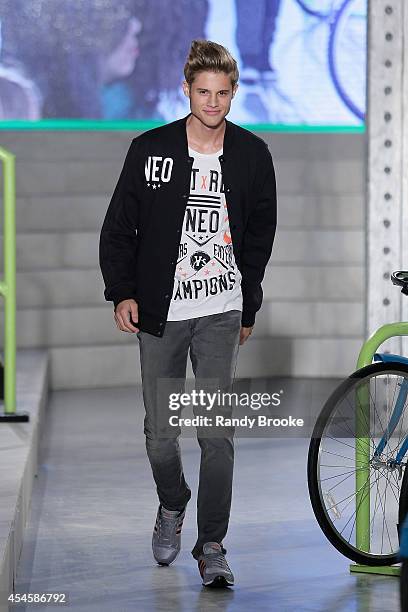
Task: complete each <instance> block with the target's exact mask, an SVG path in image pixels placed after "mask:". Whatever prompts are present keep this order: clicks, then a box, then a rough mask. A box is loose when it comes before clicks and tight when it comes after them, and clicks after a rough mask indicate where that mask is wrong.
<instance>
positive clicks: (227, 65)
mask: <svg viewBox="0 0 408 612" xmlns="http://www.w3.org/2000/svg"><path fill="white" fill-rule="evenodd" d="M204 70H206V71H210V72H225V73H226V74H227V75H229V76H230V77H231V84H232V88H234V86H235V85H236V83H237V82H238V79H239V71H238V65H237V62H236V60H235V59H234V58H233V57H232V55H231V53H230V52H229V51H228V49H226V48H225V47H223V46H222V45H219V44H218V43H215V42H212V41H211V40H204V39H195V40H193V41H192V43H191V47H190V51H189V54H188V57H187V61H186V63H185V66H184V76H185V79H186V81H187V83H188V84H189V85H190V86H191V84H192V83H193V81H194V79H195V77H196V75H197V74H198V73H199V72H202V71H204Z"/></svg>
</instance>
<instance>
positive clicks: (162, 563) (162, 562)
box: [153, 550, 181, 566]
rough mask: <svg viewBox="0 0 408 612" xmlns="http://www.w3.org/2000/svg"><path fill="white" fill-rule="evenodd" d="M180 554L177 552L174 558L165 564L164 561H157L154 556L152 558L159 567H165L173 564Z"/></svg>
mask: <svg viewBox="0 0 408 612" xmlns="http://www.w3.org/2000/svg"><path fill="white" fill-rule="evenodd" d="M180 552H181V551H180V550H179V551H178V552H177V554H176V556H175V557H174V559H173V560H172V561H170V563H167V562H166V561H157V559H156V557H155V556H154V555H153V557H154V559H155V561H156V562H157V563H158V564H159V565H163V566H166V565H171V564H172V563H174V562H175V560H176V559H177V557H178V556H179V554H180Z"/></svg>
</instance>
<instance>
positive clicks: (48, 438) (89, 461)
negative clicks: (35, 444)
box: [13, 387, 399, 612]
mask: <svg viewBox="0 0 408 612" xmlns="http://www.w3.org/2000/svg"><path fill="white" fill-rule="evenodd" d="M142 406H143V404H142V391H141V387H133V388H125V389H109V390H106V389H100V390H83V391H81V390H79V391H78V390H76V391H58V392H53V393H52V394H51V395H50V402H49V405H48V408H47V412H46V426H45V429H44V433H43V438H42V445H41V455H40V463H39V472H38V478H37V479H36V480H35V484H34V491H33V497H32V505H31V513H30V519H29V523H28V526H27V529H26V532H25V539H24V546H23V551H22V556H21V559H20V565H19V570H18V581H17V588H16V592H18V593H25V592H29V593H44V592H52V593H66V594H67V599H68V602H69V606H68V608H69V610H75V611H81V612H82V611H84V612H85V611H86V612H91V611H93V610H94V611H98V612H102V611H107V612H108V611H109V612H122V611H123V612H125V611H126V612H127V611H131V610H132V611H138V612H139V611H141V612H164V611H167V610H174V611H176V612H210V611H211V610H228V611H231V610H233V611H234V612H235V611H236V612H241V611H245V612H248V610H251V609H254V610H256V611H257V612H261V611H275V610H276V611H277V612H286V611H288V612H289V611H291V612H292V611H317V610H319V611H322V612H323V611H330V612H346V611H347V612H351V611H353V612H354V611H356V612H363V611H364V612H375V611H377V610H378V611H380V610H381V612H383V611H384V610H387V612H393V611H394V610H399V591H398V579H397V578H395V577H387V576H373V575H360V576H355V575H351V574H350V572H349V561H348V560H347V559H345V558H343V557H342V556H341V555H340V554H339V553H338V552H337V551H336V550H335V549H333V548H332V546H331V545H330V544H329V543H328V542H327V540H326V539H325V537H324V535H323V534H322V533H321V531H320V528H319V527H318V525H317V524H316V522H315V519H314V516H313V514H312V510H311V507H310V503H309V498H308V494H307V483H306V456H307V448H308V440H307V439H306V438H303V439H299V438H297V439H291V440H288V439H286V440H284V439H271V438H269V439H267V438H261V439H260V438H252V439H251V438H243V437H238V438H236V441H235V471H234V494H233V502H232V511H231V520H230V527H229V531H228V535H227V537H226V538H225V540H224V546H225V547H226V549H227V559H228V562H229V564H230V566H231V569H232V571H233V572H234V575H235V581H236V584H235V586H234V587H232V588H230V589H217V590H214V589H208V588H206V587H203V586H202V584H201V578H200V575H199V573H198V569H197V564H196V562H195V561H194V559H193V557H192V556H191V553H190V550H191V549H192V547H193V545H194V542H195V539H196V512H195V504H196V493H197V481H198V468H199V460H200V456H199V450H200V449H199V446H198V443H197V441H196V439H195V438H193V437H190V438H187V437H182V438H181V448H182V457H183V465H184V471H185V475H186V480H187V482H188V483H189V485H190V488H191V489H192V492H193V497H192V498H191V501H190V504H189V506H188V510H187V515H186V520H185V522H184V527H183V535H182V551H181V553H180V555H179V557H178V558H177V560H176V561H175V563H174V564H173V565H171V566H169V567H161V566H158V565H157V564H156V563H155V561H154V559H153V557H152V552H151V534H152V528H153V524H154V520H155V517H156V511H157V505H158V501H157V494H156V490H155V485H154V481H153V478H152V475H151V470H150V464H149V463H148V459H147V455H146V451H145V444H144V436H143V409H142ZM27 608H30V610H31V609H32V606H30V605H29V604H28V605H27ZM43 608H44V610H61V609H62V606H61V605H60V606H53V605H48V606H47V607H44V606H41V605H38V604H37V605H36V606H35V609H36V610H38V611H39V610H42V609H43ZM13 609H18V610H25V609H26V608H25V606H23V605H21V606H15V607H14V608H13Z"/></svg>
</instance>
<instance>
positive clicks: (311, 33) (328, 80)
mask: <svg viewBox="0 0 408 612" xmlns="http://www.w3.org/2000/svg"><path fill="white" fill-rule="evenodd" d="M0 27H1V29H0V34H1V37H0V121H2V122H4V121H11V120H31V121H41V120H42V119H55V120H67V119H83V120H102V121H104V120H105V121H121V122H123V121H132V122H134V121H149V120H152V121H160V122H168V121H173V120H174V119H177V118H180V117H182V116H184V115H185V114H187V113H188V112H189V102H188V99H187V98H186V97H185V96H184V94H183V91H182V87H181V84H182V81H183V79H184V75H183V67H184V63H185V61H186V57H187V54H188V51H189V48H190V44H191V41H192V40H193V39H194V38H207V39H209V40H213V41H216V42H218V43H220V44H223V45H225V46H226V47H227V48H228V49H229V50H230V51H231V53H232V54H233V56H234V57H235V58H236V59H237V61H238V66H239V71H240V80H239V89H238V92H237V94H236V96H235V98H234V100H233V102H232V106H231V111H230V113H229V115H228V118H229V119H231V121H235V122H237V123H243V124H249V125H251V124H253V125H256V124H257V125H259V124H271V125H281V126H282V125H283V126H285V125H286V126H299V125H305V126H313V125H319V126H328V127H329V126H333V125H335V126H345V127H346V126H357V127H358V126H362V125H363V124H364V118H365V108H366V29H367V0H222V1H221V0H171V1H170V0H32V1H30V2H27V1H26V0H0Z"/></svg>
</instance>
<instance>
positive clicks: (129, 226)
mask: <svg viewBox="0 0 408 612" xmlns="http://www.w3.org/2000/svg"><path fill="white" fill-rule="evenodd" d="M137 155H138V140H137V138H134V139H133V140H132V142H131V144H130V147H129V149H128V152H127V154H126V158H125V162H124V165H123V168H122V171H121V174H120V176H119V180H118V182H117V184H116V187H115V190H114V192H113V195H112V198H111V200H110V204H109V207H108V210H107V212H106V216H105V220H104V222H103V225H102V229H101V234H100V239H99V265H100V268H101V272H102V276H103V279H104V282H105V291H104V296H105V299H106V300H107V301H113V303H114V307H115V309H116V306H117V305H118V304H119V302H121V301H122V300H126V299H130V298H133V299H135V300H137V299H138V288H137V287H136V284H135V270H136V247H137V241H138V236H137V227H138V213H139V201H140V200H139V194H140V190H139V189H140V183H141V181H140V177H139V175H138V160H137Z"/></svg>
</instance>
